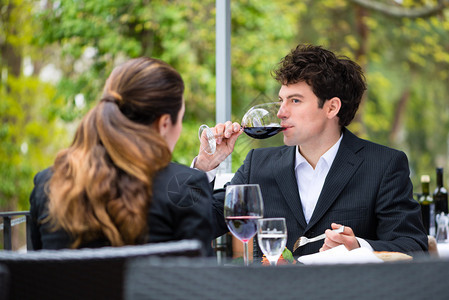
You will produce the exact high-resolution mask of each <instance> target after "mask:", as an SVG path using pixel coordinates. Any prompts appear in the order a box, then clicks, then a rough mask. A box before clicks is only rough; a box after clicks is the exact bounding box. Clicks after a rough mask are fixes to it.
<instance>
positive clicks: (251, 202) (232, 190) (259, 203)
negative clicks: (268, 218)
mask: <svg viewBox="0 0 449 300" xmlns="http://www.w3.org/2000/svg"><path fill="white" fill-rule="evenodd" d="M224 217H225V221H226V225H227V226H228V228H229V231H231V233H232V234H233V235H234V236H235V237H236V238H238V239H239V240H241V241H242V242H243V261H244V264H245V266H248V265H249V259H248V241H249V240H250V239H251V238H252V237H253V236H254V235H255V234H256V232H257V220H258V219H261V218H262V217H263V200H262V194H261V192H260V187H259V185H258V184H243V185H228V186H227V187H226V196H225V201H224Z"/></svg>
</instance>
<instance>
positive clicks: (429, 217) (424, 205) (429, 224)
mask: <svg viewBox="0 0 449 300" xmlns="http://www.w3.org/2000/svg"><path fill="white" fill-rule="evenodd" d="M429 185H430V176H429V175H422V176H421V189H422V193H421V196H420V197H419V204H420V205H421V214H422V221H423V224H424V228H425V229H426V233H427V234H428V235H432V236H435V203H434V202H433V198H432V196H430V192H429V191H430V189H429Z"/></svg>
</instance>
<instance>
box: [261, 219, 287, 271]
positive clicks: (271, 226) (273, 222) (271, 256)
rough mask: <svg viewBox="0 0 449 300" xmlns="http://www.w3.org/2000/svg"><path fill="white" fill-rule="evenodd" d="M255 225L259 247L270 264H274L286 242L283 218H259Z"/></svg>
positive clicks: (285, 228)
mask: <svg viewBox="0 0 449 300" xmlns="http://www.w3.org/2000/svg"><path fill="white" fill-rule="evenodd" d="M257 225H258V226H257V240H258V242H259V247H260V249H261V250H262V252H263V254H265V257H266V258H267V259H268V261H269V262H270V265H272V266H275V265H276V264H277V261H278V260H279V257H280V256H281V254H282V252H283V251H284V248H285V244H286V243H287V226H286V224H285V218H268V219H260V220H258V224H257Z"/></svg>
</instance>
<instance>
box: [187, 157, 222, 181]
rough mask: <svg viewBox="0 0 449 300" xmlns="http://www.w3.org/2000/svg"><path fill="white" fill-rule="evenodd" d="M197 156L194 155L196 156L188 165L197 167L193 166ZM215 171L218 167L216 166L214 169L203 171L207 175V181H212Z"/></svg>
mask: <svg viewBox="0 0 449 300" xmlns="http://www.w3.org/2000/svg"><path fill="white" fill-rule="evenodd" d="M197 158H198V156H196V157H195V158H194V159H193V161H192V163H191V164H190V167H191V168H193V169H197V168H195V167H194V166H195V163H196V160H197ZM197 170H199V169H197ZM217 172H218V167H216V168H215V169H212V170H210V171H207V172H205V173H206V175H207V180H209V182H212V181H214V179H215V176H216V175H217Z"/></svg>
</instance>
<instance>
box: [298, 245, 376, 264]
mask: <svg viewBox="0 0 449 300" xmlns="http://www.w3.org/2000/svg"><path fill="white" fill-rule="evenodd" d="M298 261H299V262H301V263H303V264H305V265H325V264H360V263H381V262H383V260H381V259H380V258H378V257H377V256H376V255H375V254H374V253H373V252H372V251H371V250H369V249H367V248H362V247H360V248H357V249H354V250H351V251H349V250H348V249H346V247H345V246H344V245H340V246H337V247H335V248H332V249H329V250H326V251H323V252H318V253H314V254H309V255H303V256H300V257H299V258H298Z"/></svg>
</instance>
